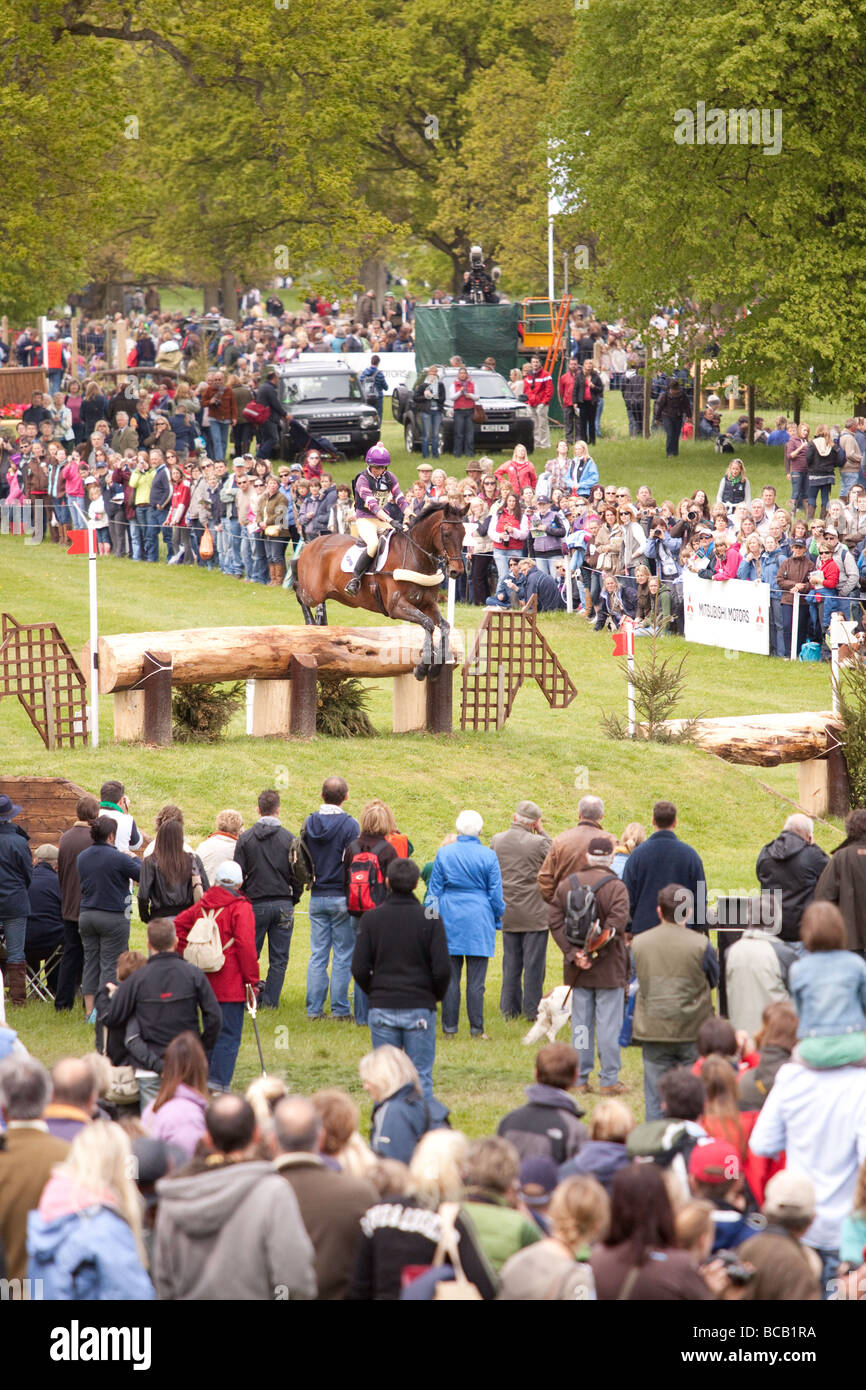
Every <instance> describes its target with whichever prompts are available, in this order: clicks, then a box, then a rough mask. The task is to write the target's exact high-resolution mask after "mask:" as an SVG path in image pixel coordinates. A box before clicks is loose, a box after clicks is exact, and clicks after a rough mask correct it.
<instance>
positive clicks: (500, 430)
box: [479, 425, 508, 434]
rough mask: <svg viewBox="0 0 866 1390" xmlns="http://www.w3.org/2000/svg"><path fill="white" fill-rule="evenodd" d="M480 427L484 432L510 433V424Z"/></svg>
mask: <svg viewBox="0 0 866 1390" xmlns="http://www.w3.org/2000/svg"><path fill="white" fill-rule="evenodd" d="M479 428H480V430H481V433H482V434H507V433H508V426H507V425H480V426H479Z"/></svg>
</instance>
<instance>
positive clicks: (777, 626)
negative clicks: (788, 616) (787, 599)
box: [770, 594, 788, 656]
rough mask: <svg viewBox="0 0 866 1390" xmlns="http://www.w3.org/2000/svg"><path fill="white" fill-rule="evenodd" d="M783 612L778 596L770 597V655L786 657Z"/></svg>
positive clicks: (772, 595)
mask: <svg viewBox="0 0 866 1390" xmlns="http://www.w3.org/2000/svg"><path fill="white" fill-rule="evenodd" d="M783 612H784V610H783V608H782V600H781V597H779V596H778V595H774V594H771V595H770V655H771V656H787V655H788V653H787V651H786V650H785V623H784V619H783V617H782V614H783Z"/></svg>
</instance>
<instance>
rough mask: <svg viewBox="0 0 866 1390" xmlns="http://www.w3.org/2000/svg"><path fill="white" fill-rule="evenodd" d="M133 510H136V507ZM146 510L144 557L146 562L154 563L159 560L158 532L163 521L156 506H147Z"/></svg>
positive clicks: (161, 514)
mask: <svg viewBox="0 0 866 1390" xmlns="http://www.w3.org/2000/svg"><path fill="white" fill-rule="evenodd" d="M135 510H136V512H138V508H137V507H136V509H135ZM146 512H147V522H146V525H145V529H144V558H145V560H146V561H147V562H148V564H151V565H155V564H157V562H158V561H159V532H160V528H161V526H162V522H163V513H162V512H161V511H160V510H159V508H157V507H148V508H147V509H146Z"/></svg>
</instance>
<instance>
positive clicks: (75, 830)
mask: <svg viewBox="0 0 866 1390" xmlns="http://www.w3.org/2000/svg"><path fill="white" fill-rule="evenodd" d="M75 814H76V821H75V824H74V825H72V826H71V827H70V828H69V830H64V832H63V834H62V835H61V836H60V843H59V845H58V855H57V877H58V880H59V882H60V910H61V914H62V917H63V955H62V957H61V960H60V973H59V976H58V980H57V989H56V991H55V995H54V1007H55V1009H56V1010H57V1011H58V1013H61V1012H64V1011H69V1010H71V1009H72V1008H73V1007H74V1005H75V996H76V994H77V992H78V987H79V985H80V984H81V972H82V969H83V967H84V947H83V946H82V944H81V936H80V935H79V931H78V915H79V912H80V910H81V880H80V879H79V877H78V856H79V854H80V853H81V851H82V850H85V849H87V848H88V847H89V846H90V845H91V844H92V843H93V841H92V839H91V837H90V827H91V826H92V824H93V822H94V821H95V820H96V819H97V818H98V816H99V802H98V801H97V800H96V797H95V796H82V797H79V799H78V802H77V803H76V807H75Z"/></svg>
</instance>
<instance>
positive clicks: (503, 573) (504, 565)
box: [493, 550, 518, 589]
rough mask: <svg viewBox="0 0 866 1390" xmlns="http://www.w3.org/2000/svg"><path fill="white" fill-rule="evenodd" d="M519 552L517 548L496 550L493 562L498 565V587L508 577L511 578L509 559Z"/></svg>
mask: <svg viewBox="0 0 866 1390" xmlns="http://www.w3.org/2000/svg"><path fill="white" fill-rule="evenodd" d="M517 553H518V552H517V551H516V550H494V552H493V563H494V565H495V566H496V587H497V589H498V588H499V585H500V584H504V583H505V581H506V579H510V578H511V571H510V569H509V568H508V561H509V560H510V559H511V557H512V556H513V555H516V554H517Z"/></svg>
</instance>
